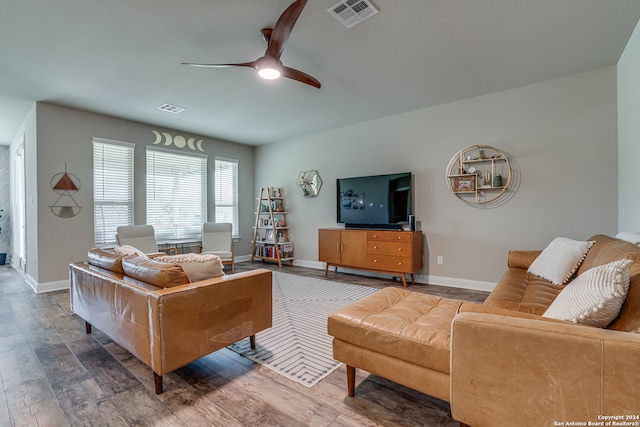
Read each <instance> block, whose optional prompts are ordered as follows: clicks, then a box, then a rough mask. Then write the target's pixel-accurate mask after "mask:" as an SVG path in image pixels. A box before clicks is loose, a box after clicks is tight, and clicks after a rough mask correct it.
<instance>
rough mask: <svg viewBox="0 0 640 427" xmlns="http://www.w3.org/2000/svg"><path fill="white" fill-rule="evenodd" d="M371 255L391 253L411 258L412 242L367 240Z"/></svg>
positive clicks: (368, 251) (391, 254) (368, 250)
mask: <svg viewBox="0 0 640 427" xmlns="http://www.w3.org/2000/svg"><path fill="white" fill-rule="evenodd" d="M367 253H368V254H369V255H390V256H396V257H402V258H411V243H398V242H384V241H381V242H372V241H369V242H367Z"/></svg>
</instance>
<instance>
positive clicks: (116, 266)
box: [87, 248, 124, 274]
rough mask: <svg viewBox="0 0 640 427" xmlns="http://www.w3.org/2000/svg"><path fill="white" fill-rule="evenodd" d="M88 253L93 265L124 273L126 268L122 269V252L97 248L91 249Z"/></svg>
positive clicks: (90, 262)
mask: <svg viewBox="0 0 640 427" xmlns="http://www.w3.org/2000/svg"><path fill="white" fill-rule="evenodd" d="M87 255H88V256H89V264H91V265H95V266H96V267H100V268H104V269H105V270H109V271H113V272H114V273H119V274H123V273H124V270H122V255H121V254H117V253H114V252H111V251H106V250H104V249H99V248H95V249H91V250H90V251H89V253H88V254H87Z"/></svg>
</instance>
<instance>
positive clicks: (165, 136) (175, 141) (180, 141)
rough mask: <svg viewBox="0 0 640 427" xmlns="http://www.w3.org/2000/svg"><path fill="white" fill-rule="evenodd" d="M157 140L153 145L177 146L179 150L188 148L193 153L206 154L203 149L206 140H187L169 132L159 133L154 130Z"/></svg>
mask: <svg viewBox="0 0 640 427" xmlns="http://www.w3.org/2000/svg"><path fill="white" fill-rule="evenodd" d="M151 132H153V134H154V135H155V137H156V139H155V141H153V145H160V144H162V145H164V146H169V145H175V146H176V147H177V148H185V147H187V148H188V149H189V150H192V151H202V152H204V148H202V143H203V142H204V140H202V139H196V138H185V137H184V136H182V135H176V136H173V135H171V134H170V133H169V132H158V131H157V130H152V131H151Z"/></svg>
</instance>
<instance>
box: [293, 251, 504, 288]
mask: <svg viewBox="0 0 640 427" xmlns="http://www.w3.org/2000/svg"><path fill="white" fill-rule="evenodd" d="M293 265H297V266H299V267H308V268H316V269H319V270H324V269H325V263H324V262H320V261H310V260H304V259H296V260H295V261H294V262H293ZM330 270H332V269H330ZM340 270H341V271H343V272H348V273H351V274H361V275H363V276H371V277H386V278H388V277H389V274H383V273H376V272H373V271H367V270H351V269H348V268H344V267H340ZM414 279H415V281H416V283H422V284H424V285H440V286H449V287H451V288H462V289H471V290H476V291H485V292H491V291H492V290H493V288H495V287H496V284H495V283H494V282H483V281H480V280H469V279H459V278H457V277H443V276H432V275H425V274H416V275H415V276H414Z"/></svg>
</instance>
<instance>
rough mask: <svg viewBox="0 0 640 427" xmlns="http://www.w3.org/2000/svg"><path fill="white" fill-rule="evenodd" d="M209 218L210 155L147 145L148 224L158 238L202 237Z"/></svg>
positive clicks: (160, 239) (159, 239)
mask: <svg viewBox="0 0 640 427" xmlns="http://www.w3.org/2000/svg"><path fill="white" fill-rule="evenodd" d="M206 220H207V157H206V156H200V155H194V154H182V153H179V152H175V151H170V150H162V149H158V148H154V147H147V224H151V225H153V228H154V229H155V232H156V239H157V240H158V241H162V240H167V239H200V236H201V234H202V223H203V222H205V221H206Z"/></svg>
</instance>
